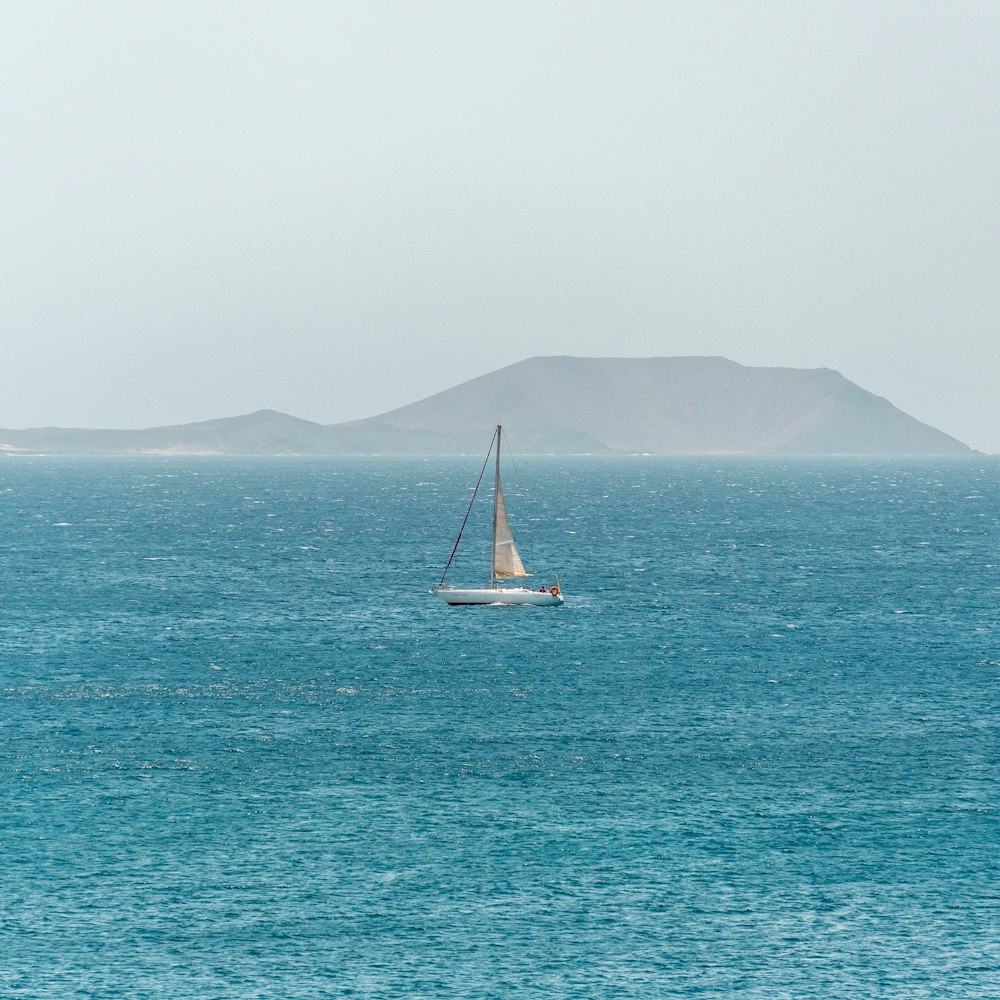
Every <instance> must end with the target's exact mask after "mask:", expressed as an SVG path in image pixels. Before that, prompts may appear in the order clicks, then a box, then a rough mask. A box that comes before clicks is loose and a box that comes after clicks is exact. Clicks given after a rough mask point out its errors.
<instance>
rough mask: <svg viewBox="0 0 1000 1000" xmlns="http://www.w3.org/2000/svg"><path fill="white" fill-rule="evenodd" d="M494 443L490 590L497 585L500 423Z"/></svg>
mask: <svg viewBox="0 0 1000 1000" xmlns="http://www.w3.org/2000/svg"><path fill="white" fill-rule="evenodd" d="M494 443H495V444H496V446H497V471H496V478H495V479H494V481H493V544H492V545H491V546H490V590H494V589H495V588H496V585H497V512H498V510H499V508H500V425H499V424H497V430H496V434H495V435H494Z"/></svg>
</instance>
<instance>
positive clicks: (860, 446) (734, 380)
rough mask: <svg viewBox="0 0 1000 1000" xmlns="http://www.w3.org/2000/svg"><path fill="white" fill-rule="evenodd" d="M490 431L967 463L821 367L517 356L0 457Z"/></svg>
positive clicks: (654, 446)
mask: <svg viewBox="0 0 1000 1000" xmlns="http://www.w3.org/2000/svg"><path fill="white" fill-rule="evenodd" d="M497 423H503V424H504V425H505V427H506V428H507V430H508V433H509V439H510V440H511V441H513V442H515V446H516V448H517V450H518V451H519V452H520V453H523V454H533V453H534V454H658V455H706V454H708V455H717V454H736V455H886V456H889V455H961V454H973V451H972V449H970V448H968V447H967V446H966V445H964V444H963V443H962V442H960V441H958V440H957V439H955V438H953V437H951V436H950V435H948V434H945V433H944V432H943V431H940V430H937V429H936V428H933V427H930V426H929V425H927V424H924V423H922V422H920V421H918V420H916V419H915V418H914V417H911V416H909V415H908V414H905V413H903V412H902V411H901V410H899V409H897V408H896V407H895V406H893V404H892V403H890V402H889V401H888V400H887V399H884V398H883V397H881V396H876V395H874V394H873V393H870V392H868V391H867V390H865V389H863V388H861V387H860V386H858V385H856V384H855V383H854V382H851V381H849V380H848V379H846V378H844V377H843V376H842V375H841V374H840V373H838V372H836V371H834V370H833V369H830V368H810V369H800V368H755V367H749V366H744V365H740V364H738V363H737V362H735V361H730V360H729V359H727V358H722V357H673V358H666V357H654V358H581V357H575V356H567V355H564V356H550V357H534V358H528V359H525V360H524V361H519V362H516V363H515V364H512V365H508V366H507V367H505V368H501V369H498V370H496V371H493V372H488V373H486V374H484V375H480V376H477V377H476V378H473V379H470V380H468V381H466V382H462V383H460V384H458V385H456V386H453V387H451V388H449V389H445V390H443V391H441V392H438V393H435V394H433V395H431V396H428V397H425V398H424V399H421V400H417V401H415V402H412V403H408V404H406V405H404V406H400V407H397V408H395V409H393V410H389V411H386V412H385V413H382V414H378V415H376V416H373V417H368V418H365V419H361V420H353V421H346V422H342V423H336V424H320V423H316V422H314V421H310V420H303V419H301V418H299V417H295V416H292V415H290V414H286V413H282V412H280V411H276V410H268V409H261V410H256V411H254V412H253V413H249V414H245V415H242V416H237V417H221V418H215V419H211V420H204V421H197V422H194V423H189V424H175V425H169V426H164V427H152V428H146V429H143V430H94V429H86V428H54V427H47V428H29V429H25V430H0V452H6V453H8V454H16V453H24V452H33V453H44V454H78V455H88V454H91V455H119V454H121V455H127V454H132V455H135V454H139V455H142V454H146V455H169V454H190V455H283V454H289V455H290V454H301V455H376V454H382V455H446V454H468V453H476V452H478V451H480V450H482V448H483V447H484V445H483V441H484V440H485V439H487V438H488V436H489V433H490V432H491V430H492V428H493V427H494V426H495V424H497Z"/></svg>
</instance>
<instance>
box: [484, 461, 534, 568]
mask: <svg viewBox="0 0 1000 1000" xmlns="http://www.w3.org/2000/svg"><path fill="white" fill-rule="evenodd" d="M499 451H500V444H499V442H497V453H498V454H499ZM493 575H494V576H495V577H498V578H499V579H501V580H510V579H513V578H514V577H517V576H531V574H530V573H528V572H526V571H525V568H524V563H522V562H521V555H520V553H519V552H518V551H517V546H516V545H515V544H514V536H513V535H512V534H511V532H510V523H509V522H508V521H507V508H506V507H505V506H504V502H503V489H502V488H501V486H500V476H499V474H498V475H497V482H496V497H495V508H494V524H493Z"/></svg>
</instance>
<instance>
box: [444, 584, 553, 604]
mask: <svg viewBox="0 0 1000 1000" xmlns="http://www.w3.org/2000/svg"><path fill="white" fill-rule="evenodd" d="M431 593H432V594H437V596H438V597H440V598H441V600H442V601H446V602H447V603H448V604H454V605H458V604H534V605H539V606H542V607H552V606H554V605H556V604H562V602H563V599H562V594H550V593H549V592H548V591H542V590H528V588H527V587H480V588H478V589H472V590H461V589H459V588H457V587H432V588H431Z"/></svg>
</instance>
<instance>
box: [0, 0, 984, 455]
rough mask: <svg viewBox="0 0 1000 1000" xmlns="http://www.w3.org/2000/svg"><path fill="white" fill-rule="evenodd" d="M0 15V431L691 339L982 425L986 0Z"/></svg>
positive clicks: (675, 346) (368, 3)
mask: <svg viewBox="0 0 1000 1000" xmlns="http://www.w3.org/2000/svg"><path fill="white" fill-rule="evenodd" d="M0 13H2V15H3V17H2V24H3V31H2V32H0V137H2V149H0V199H2V215H3V221H2V226H0V263H2V275H0V281H2V286H0V427H28V426H38V425H46V424H49V425H58V426H89V427H95V426H97V427H101V426H103V427H143V426H154V425H159V424H168V423H185V422H188V421H192V420H201V419H208V418H211V417H221V416H234V415H237V414H240V413H247V412H250V411H252V410H256V409H260V408H262V407H271V408H274V409H278V410H283V411H285V412H288V413H293V414H295V415H296V416H300V417H305V418H307V419H310V420H317V421H321V422H323V423H330V422H334V421H341V420H350V419H354V418H358V417H366V416H372V415H374V414H377V413H380V412H383V411H385V410H388V409H391V408H393V407H395V406H400V405H403V404H405V403H409V402H413V401H415V400H417V399H420V398H423V397H424V396H427V395H430V394H431V393H434V392H437V391H440V390H441V389H444V388H447V387H449V386H451V385H454V384H456V383H458V382H461V381H464V380H466V379H468V378H473V377H475V376H477V375H480V374H483V373H485V372H488V371H492V370H494V369H496V368H500V367H502V366H504V365H507V364H511V363H513V362H515V361H519V360H521V359H523V358H526V357H530V356H533V355H551V354H572V355H585V356H613V357H622V356H631V357H646V356H672V355H692V354H696V355H723V356H725V357H728V358H731V359H732V360H734V361H738V362H740V363H742V364H747V365H782V366H789V367H801V368H813V367H829V368H835V369H837V370H838V371H840V372H841V373H842V374H843V375H845V376H846V377H847V378H849V379H851V380H853V381H855V382H857V383H858V384H859V385H861V386H862V387H864V388H865V389H868V390H870V391H872V392H875V393H878V394H879V395H883V396H886V397H888V398H889V399H890V400H891V401H892V402H893V403H895V404H896V405H897V406H899V407H900V408H901V409H903V410H905V411H906V412H908V413H910V414H911V415H913V416H915V417H917V418H918V419H920V420H923V421H925V422H927V423H930V424H932V425H934V426H936V427H938V428H940V429H941V430H944V431H946V432H948V433H950V434H953V435H955V436H956V437H958V438H959V439H961V440H963V441H965V442H966V443H967V444H969V445H971V446H972V447H975V448H979V449H981V450H984V451H991V452H1000V330H998V326H1000V322H998V321H1000V211H998V209H1000V59H998V57H997V50H998V39H1000V3H997V2H995V0H988V2H987V0H983V2H961V0H957V2H956V0H948V2H920V0H905V2H903V0H887V2H879V0H865V2H853V0H844V2H818V0H811V2H804V0H790V2H777V0H761V2H736V0H734V2H726V3H713V2H704V0H697V2H695V0H691V2H686V3H677V2H671V0H659V2H654V0H646V2H630V0H608V2H586V0H571V2H547V0H530V2H523V3H522V2H511V0H496V2H491V3H487V2H474V0H438V2H434V0H419V2H417V0H413V2H394V3H390V2H382V0H358V2H337V0H325V2H303V0H299V2H296V0H281V2H277V0H275V2H248V0H239V2H213V0H198V2H191V0H162V2H156V0H147V2H135V0H123V2H107V0H88V2H78V0H73V2H59V0H23V2H22V0H0ZM581 405H585V401H581ZM538 407H539V412H540V413H544V411H545V400H539V401H538Z"/></svg>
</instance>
